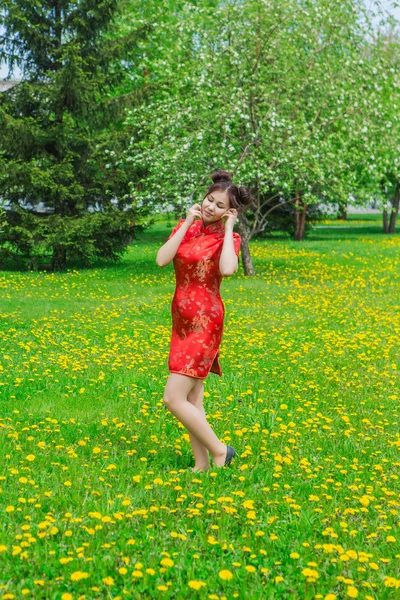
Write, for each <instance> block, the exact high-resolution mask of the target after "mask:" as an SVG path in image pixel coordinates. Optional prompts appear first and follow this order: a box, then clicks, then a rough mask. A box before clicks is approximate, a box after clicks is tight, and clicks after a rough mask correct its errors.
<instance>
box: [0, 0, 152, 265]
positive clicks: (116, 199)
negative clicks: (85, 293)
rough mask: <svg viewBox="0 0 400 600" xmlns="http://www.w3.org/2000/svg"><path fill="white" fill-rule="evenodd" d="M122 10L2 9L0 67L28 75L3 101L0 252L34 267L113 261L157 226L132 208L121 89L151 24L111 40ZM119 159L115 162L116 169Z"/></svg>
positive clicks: (91, 3) (30, 5)
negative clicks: (123, 158)
mask: <svg viewBox="0 0 400 600" xmlns="http://www.w3.org/2000/svg"><path fill="white" fill-rule="evenodd" d="M122 8H123V4H122V3H121V2H118V1H117V0H101V1H100V2H99V1H95V0H77V1H74V2H72V1H70V0H43V1H42V2H40V3H38V2H37V1H36V0H4V2H3V3H2V8H1V9H0V25H1V26H2V28H3V29H4V32H5V33H4V43H3V45H2V46H1V48H2V49H1V50H0V59H1V60H2V61H3V62H4V61H6V62H7V63H8V66H9V74H10V75H11V74H12V73H13V70H14V68H15V66H18V67H20V68H21V69H22V73H23V77H22V80H21V82H20V83H19V84H18V85H16V86H14V87H13V88H11V89H9V90H8V91H7V92H5V93H3V94H2V95H0V199H1V202H2V204H3V208H5V209H6V211H5V216H4V215H3V218H2V226H1V227H0V247H1V250H0V252H1V253H2V257H3V259H4V258H5V257H15V256H19V257H25V258H28V259H29V260H30V264H31V266H33V267H35V266H37V265H38V264H39V262H40V260H39V259H40V257H43V258H44V257H46V256H48V255H50V256H51V264H52V266H53V268H65V266H66V264H67V260H68V258H72V257H80V258H82V259H83V260H84V261H85V262H86V263H90V262H91V260H92V259H93V258H95V257H99V256H103V257H104V258H107V259H110V260H115V259H117V258H118V256H120V255H121V253H122V252H123V251H124V248H125V245H126V243H127V241H128V240H129V238H130V236H131V235H132V233H133V234H134V232H135V231H140V230H142V229H143V228H144V227H146V226H148V225H149V223H150V220H149V215H148V209H147V208H146V207H145V206H143V205H142V204H141V203H138V202H137V201H136V200H135V196H134V194H133V190H134V186H132V182H131V181H130V179H131V177H130V168H129V163H126V162H125V163H124V164H118V156H119V155H121V153H122V152H123V151H124V149H125V148H126V146H127V143H128V140H129V131H128V130H126V129H123V128H122V122H121V119H120V116H121V111H122V106H121V104H120V103H119V102H118V98H116V97H115V94H113V90H114V89H116V88H117V86H119V85H120V83H121V81H122V80H123V79H124V77H125V75H126V71H127V69H129V64H127V63H126V61H125V62H124V61H123V60H122V59H123V58H124V57H125V56H126V55H127V53H129V56H130V57H131V58H132V57H133V56H134V55H135V48H136V47H137V43H138V40H140V39H142V38H144V37H145V36H146V28H147V26H146V25H145V24H143V25H141V26H138V27H135V28H132V29H131V30H130V31H128V32H126V33H125V34H124V36H123V37H121V35H113V31H114V30H113V27H115V22H116V21H117V20H118V19H119V18H120V11H121V9H122ZM110 157H112V159H113V160H112V162H110Z"/></svg>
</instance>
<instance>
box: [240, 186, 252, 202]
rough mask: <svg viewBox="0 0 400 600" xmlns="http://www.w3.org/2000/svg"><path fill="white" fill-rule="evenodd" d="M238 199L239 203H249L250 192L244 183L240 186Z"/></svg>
mask: <svg viewBox="0 0 400 600" xmlns="http://www.w3.org/2000/svg"><path fill="white" fill-rule="evenodd" d="M239 199H240V203H241V204H244V205H247V204H250V203H251V194H250V190H249V188H247V187H246V186H244V185H241V186H240V188H239Z"/></svg>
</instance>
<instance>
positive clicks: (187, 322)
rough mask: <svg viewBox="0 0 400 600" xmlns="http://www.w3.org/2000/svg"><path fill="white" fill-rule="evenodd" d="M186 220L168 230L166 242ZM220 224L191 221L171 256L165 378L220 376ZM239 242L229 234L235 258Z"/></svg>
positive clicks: (223, 226)
mask: <svg viewBox="0 0 400 600" xmlns="http://www.w3.org/2000/svg"><path fill="white" fill-rule="evenodd" d="M184 221H185V219H181V220H180V221H179V223H178V224H177V225H176V226H175V227H174V228H173V230H172V232H171V234H170V236H169V238H168V239H170V238H171V237H172V236H173V235H174V233H175V232H176V231H177V230H178V229H179V228H180V226H181V225H182V223H184ZM224 236H225V225H224V223H223V221H222V220H221V219H220V220H219V221H216V222H214V223H211V224H210V225H204V223H203V220H202V219H199V220H196V221H194V222H193V223H192V224H191V226H190V227H189V229H188V230H187V232H186V234H185V236H184V238H183V240H182V241H181V243H180V245H179V248H178V251H177V253H176V255H175V257H174V260H173V263H174V269H175V277H176V289H175V294H174V297H173V299H172V305H171V313H172V337H171V346H170V352H169V358H168V369H169V372H170V373H179V374H181V375H187V376H189V377H195V378H196V379H204V378H205V377H207V375H208V373H209V372H210V371H211V373H216V374H217V375H222V370H221V366H220V364H219V362H218V355H219V345H220V343H221V339H222V334H223V326H224V315H225V309H224V304H223V302H222V299H221V296H220V285H221V281H222V275H221V273H220V272H219V259H220V256H221V252H222V246H223V243H224ZM240 243H241V238H240V235H239V234H238V233H236V232H235V231H234V232H233V245H234V249H235V253H236V255H237V256H239V250H240Z"/></svg>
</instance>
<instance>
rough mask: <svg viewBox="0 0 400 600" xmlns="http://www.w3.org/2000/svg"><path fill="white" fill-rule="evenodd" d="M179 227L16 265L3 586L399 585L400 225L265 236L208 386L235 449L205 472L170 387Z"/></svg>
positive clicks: (9, 343) (230, 296) (7, 278)
mask: <svg viewBox="0 0 400 600" xmlns="http://www.w3.org/2000/svg"><path fill="white" fill-rule="evenodd" d="M357 216H358V215H357ZM174 224H175V222H171V223H170V227H167V226H166V225H165V224H163V223H158V224H157V225H156V226H155V227H154V229H153V230H152V231H151V232H149V233H147V234H145V235H142V236H140V237H141V239H140V240H137V241H135V242H134V243H133V244H132V246H131V247H130V251H129V254H127V255H126V257H125V259H124V260H123V261H122V262H121V263H120V264H119V265H117V266H114V267H107V268H101V267H99V268H96V269H91V270H90V269H87V270H69V271H68V272H66V273H61V274H60V273H58V274H49V273H19V272H16V271H8V272H5V271H3V272H1V273H0V290H1V302H0V341H1V354H0V365H1V366H0V410H1V413H0V414H1V417H2V418H1V420H0V425H1V428H0V430H1V433H2V438H1V443H2V445H1V453H0V459H1V462H2V468H1V471H0V475H1V481H0V487H1V505H0V506H1V513H2V514H1V517H2V518H1V537H0V550H1V553H0V560H1V575H0V583H1V590H2V594H3V595H2V596H1V595H0V597H1V598H4V599H6V598H10V599H11V598H18V599H19V598H22V597H27V598H35V599H36V598H51V599H62V600H75V599H78V598H81V599H83V598H85V599H89V598H90V599H91V598H99V599H101V598H113V599H114V600H115V599H116V598H191V599H194V598H207V599H211V600H223V599H224V598H225V599H226V600H230V599H231V598H246V599H247V598H254V599H259V598H266V599H270V598H279V599H281V598H297V599H301V600H303V599H311V598H312V599H314V598H322V599H325V600H333V599H335V598H337V599H342V598H348V597H349V598H360V599H364V598H365V599H377V600H378V599H379V600H384V599H387V598H393V599H395V598H399V597H400V561H399V558H400V544H399V540H400V534H399V531H398V526H399V507H400V493H399V492H400V485H399V466H400V458H399V451H400V427H399V399H400V391H399V390H400V385H399V384H400V382H399V371H400V361H399V349H400V341H399V340H400V337H399V336H400V293H399V289H400V288H399V284H400V258H399V253H400V236H399V235H398V234H397V235H395V236H384V235H383V234H381V220H378V219H372V220H370V222H366V223H365V226H363V225H362V224H361V226H358V227H354V229H351V228H350V229H349V228H348V227H347V228H346V229H345V230H339V231H338V230H337V229H326V228H321V229H316V230H315V231H314V232H313V233H312V234H311V236H310V238H309V239H308V240H307V241H305V242H303V243H295V242H292V241H290V240H288V239H283V238H274V239H273V240H258V241H256V240H255V241H252V242H251V252H252V256H253V260H254V266H255V269H256V273H257V274H256V276H255V277H253V278H251V277H245V276H244V275H243V270H242V267H241V266H240V269H239V271H238V272H237V273H235V274H234V276H233V277H231V278H227V279H225V280H224V281H223V283H222V296H223V300H224V304H225V309H226V319H225V331H224V338H223V343H222V346H221V365H222V370H223V373H224V374H223V377H222V378H219V377H218V376H216V375H213V374H211V375H210V376H209V379H208V380H207V382H206V390H207V391H206V396H207V397H206V404H205V406H206V412H207V415H208V419H209V421H210V423H211V424H212V426H213V427H214V428H215V431H216V433H217V434H218V435H219V436H220V438H221V439H222V440H223V441H224V442H226V443H229V444H231V445H233V446H234V447H235V448H236V450H237V452H238V457H237V459H235V461H234V462H233V463H232V466H231V467H230V468H228V469H213V468H212V469H211V471H209V472H207V473H200V474H193V473H192V472H191V470H190V467H191V466H193V464H194V463H193V457H192V453H191V447H190V443H189V437H188V435H187V433H186V430H185V429H184V428H183V427H180V426H179V424H178V422H177V421H176V419H175V417H173V416H172V415H171V414H170V413H169V412H168V410H167V409H166V408H165V406H164V404H163V401H162V397H163V396H162V395H163V388H164V385H165V381H166V379H167V377H168V368H167V358H168V351H169V340H170V329H171V317H170V303H171V299H172V295H173V291H174V274H173V267H172V265H169V266H168V267H166V268H164V269H160V268H159V267H157V266H156V264H155V255H156V252H157V249H158V248H159V246H160V245H161V244H162V243H163V241H165V239H166V237H167V235H168V233H169V231H170V229H171V227H172V225H174Z"/></svg>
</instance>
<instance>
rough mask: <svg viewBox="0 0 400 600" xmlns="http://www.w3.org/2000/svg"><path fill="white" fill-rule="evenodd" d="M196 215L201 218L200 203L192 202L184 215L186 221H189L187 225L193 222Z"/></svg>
mask: <svg viewBox="0 0 400 600" xmlns="http://www.w3.org/2000/svg"><path fill="white" fill-rule="evenodd" d="M196 217H199V218H200V219H201V206H200V204H193V206H191V207H190V208H189V210H188V211H187V215H186V219H185V220H186V223H189V225H191V224H192V223H193V221H194V220H195V219H196Z"/></svg>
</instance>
